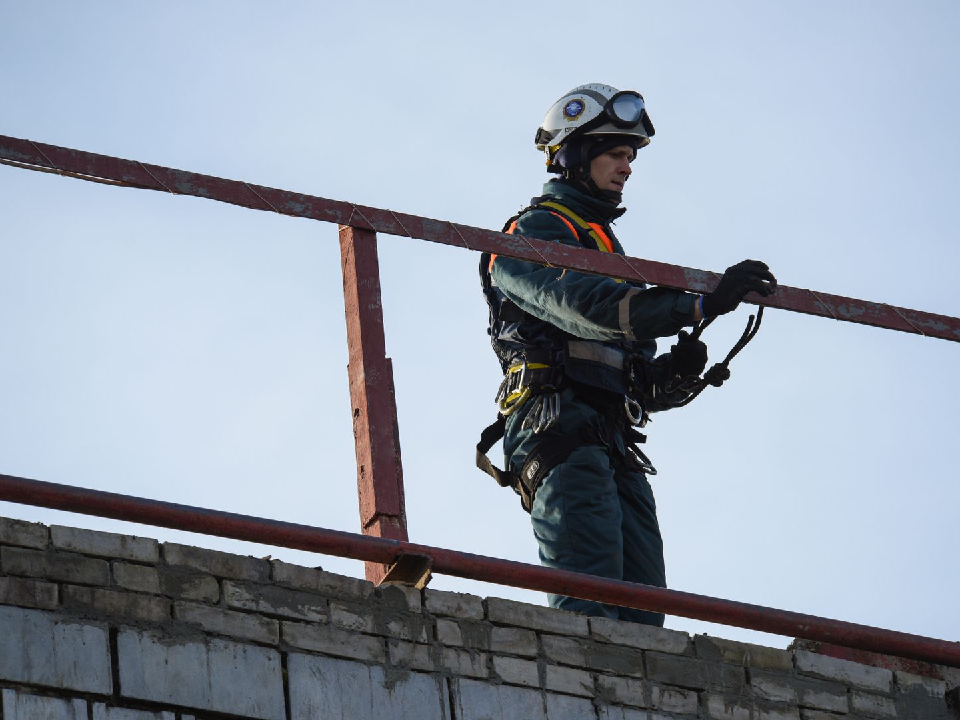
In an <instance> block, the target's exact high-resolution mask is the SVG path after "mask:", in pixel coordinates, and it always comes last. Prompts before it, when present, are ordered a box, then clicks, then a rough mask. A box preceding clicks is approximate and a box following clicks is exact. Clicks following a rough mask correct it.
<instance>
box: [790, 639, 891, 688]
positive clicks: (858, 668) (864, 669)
mask: <svg viewBox="0 0 960 720" xmlns="http://www.w3.org/2000/svg"><path fill="white" fill-rule="evenodd" d="M796 658H797V670H799V671H800V672H802V673H805V674H807V675H813V676H814V677H822V678H827V679H829V680H838V681H840V682H841V683H843V684H845V685H854V686H856V687H860V688H864V689H866V690H878V691H880V692H886V693H888V692H890V689H891V686H892V684H893V672H891V671H890V670H887V669H885V668H876V667H871V666H869V665H861V664H860V663H855V662H850V661H849V660H841V659H839V658H832V657H827V656H825V655H817V654H816V653H812V652H809V651H807V650H797V652H796Z"/></svg>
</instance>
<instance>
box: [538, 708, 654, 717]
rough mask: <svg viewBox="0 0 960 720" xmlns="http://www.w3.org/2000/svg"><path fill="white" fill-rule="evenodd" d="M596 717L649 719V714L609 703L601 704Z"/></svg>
mask: <svg viewBox="0 0 960 720" xmlns="http://www.w3.org/2000/svg"><path fill="white" fill-rule="evenodd" d="M597 717H598V718H599V720H650V716H649V715H647V713H646V711H644V710H637V709H635V708H628V707H619V706H616V707H611V706H609V705H601V706H600V708H599V711H598V713H597ZM550 720H553V718H550Z"/></svg>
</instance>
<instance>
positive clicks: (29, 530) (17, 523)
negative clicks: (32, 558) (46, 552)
mask: <svg viewBox="0 0 960 720" xmlns="http://www.w3.org/2000/svg"><path fill="white" fill-rule="evenodd" d="M49 542H50V540H49V534H48V531H47V526H46V525H41V524H40V523H32V522H27V521H26V520H13V519H11V518H4V517H0V545H20V546H21V547H29V548H36V549H37V550H43V549H44V548H45V547H47V545H48V544H49Z"/></svg>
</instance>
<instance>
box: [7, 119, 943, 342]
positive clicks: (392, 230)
mask: <svg viewBox="0 0 960 720" xmlns="http://www.w3.org/2000/svg"><path fill="white" fill-rule="evenodd" d="M2 160H6V161H9V162H13V163H19V164H20V166H22V167H27V168H28V169H33V170H45V171H55V172H59V173H60V174H66V175H70V176H72V177H79V178H81V179H86V180H100V181H109V182H113V183H121V184H125V185H129V186H131V187H137V188H143V189H148V190H159V191H167V192H171V193H174V194H179V195H192V196H195V197H202V198H208V199H212V200H219V201H221V202H226V203H230V204H233V205H239V206H241V207H247V208H252V209H254V210H268V211H272V212H277V213H281V214H284V215H291V216H294V217H303V218H308V219H311V220H320V221H322V222H332V223H337V224H339V225H351V226H353V227H357V228H361V229H366V230H372V231H374V232H380V233H386V234H389V235H399V236H403V237H411V238H416V239H419V240H429V241H431V242H437V243H442V244H445V245H453V246H455V247H463V248H466V249H468V250H478V251H484V252H491V253H496V254H498V255H504V256H507V257H513V258H519V259H522V260H530V261H533V262H538V263H548V264H551V265H556V266H558V267H566V268H571V269H574V270H580V271H583V272H588V273H592V274H596V275H606V276H609V277H620V278H624V279H627V280H634V281H645V282H648V283H650V284H653V285H663V286H666V287H672V288H677V289H680V290H689V291H692V292H705V291H709V290H712V289H713V287H714V286H715V285H716V282H717V280H718V279H719V275H717V274H716V273H713V272H710V271H706V270H697V269H695V268H686V267H681V266H678V265H669V264H667V263H660V262H655V261H652V260H642V259H640V258H633V257H624V256H622V255H612V254H610V253H599V252H597V251H595V250H586V249H582V248H574V247H570V246H568V245H562V244H560V243H551V242H545V241H542V240H534V239H529V238H524V237H521V236H517V235H505V234H503V233H499V232H495V231H493V230H484V229H482V228H476V227H471V226H468V225H459V224H455V223H452V222H449V221H446V220H432V219H430V218H425V217H420V216H417V215H407V214H406V213H398V212H394V211H392V210H384V209H380V208H372V207H366V206H363V205H355V204H353V203H349V202H342V201H339V200H328V199H325V198H321V197H316V196H313V195H304V194H301V193H294V192H290V191H287V190H277V189H275V188H268V187H263V186H261V185H251V184H248V183H245V182H242V181H238V180H225V179H223V178H217V177H213V176H210V175H201V174H199V173H192V172H187V171H184V170H175V169H173V168H168V167H162V166H160V165H147V164H144V163H141V162H138V161H136V160H123V159H120V158H113V157H109V156H106V155H98V154H95V153H88V152H84V151H82V150H73V149H70V148H63V147H57V146H55V145H46V144H43V143H36V142H33V141H31V140H22V139H18V138H12V137H7V136H4V135H0V161H2ZM750 302H754V303H755V304H760V305H765V306H768V307H775V308H780V309H781V310H789V311H792V312H799V313H804V314H807V315H817V316H819V317H826V318H833V319H835V320H841V321H845V322H852V323H859V324H863V325H872V326H875V327H881V328H887V329H890V330H899V331H902V332H907V333H914V334H920V335H925V336H927V337H935V338H941V339H943V340H951V341H953V342H960V318H956V317H951V316H947V315H937V314H934V313H927V312H923V311H920V310H911V309H909V308H902V307H895V306H892V305H886V304H884V303H876V302H871V301H869V300H858V299H856V298H850V297H844V296H841V295H831V294H828V293H820V292H814V291H812V290H805V289H803V288H795V287H787V286H780V289H779V292H778V293H777V294H776V295H774V296H773V297H771V298H763V299H753V300H751V301H750Z"/></svg>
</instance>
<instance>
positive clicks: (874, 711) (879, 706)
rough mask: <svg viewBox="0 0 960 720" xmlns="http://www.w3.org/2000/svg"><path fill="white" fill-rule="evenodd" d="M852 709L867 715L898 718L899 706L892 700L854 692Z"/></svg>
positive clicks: (851, 703) (851, 701)
mask: <svg viewBox="0 0 960 720" xmlns="http://www.w3.org/2000/svg"><path fill="white" fill-rule="evenodd" d="M850 709H851V710H853V711H854V712H862V713H866V714H867V715H877V716H879V717H896V716H897V706H896V705H895V704H894V702H893V700H891V699H890V698H886V697H882V696H880V695H871V694H869V693H862V692H858V691H854V693H853V695H852V696H851V697H850Z"/></svg>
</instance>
